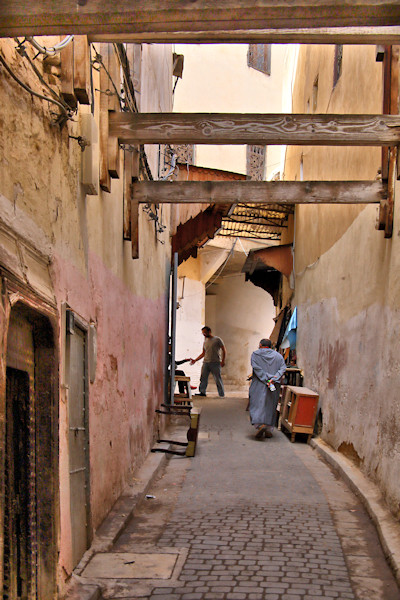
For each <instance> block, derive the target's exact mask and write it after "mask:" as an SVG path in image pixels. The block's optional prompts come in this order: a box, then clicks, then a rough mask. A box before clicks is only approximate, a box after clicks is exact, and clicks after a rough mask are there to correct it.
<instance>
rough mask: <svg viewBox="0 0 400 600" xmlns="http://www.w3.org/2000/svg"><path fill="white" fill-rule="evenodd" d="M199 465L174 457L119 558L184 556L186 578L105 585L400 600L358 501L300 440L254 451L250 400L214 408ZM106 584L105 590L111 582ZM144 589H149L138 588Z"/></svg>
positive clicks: (125, 536)
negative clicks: (147, 551)
mask: <svg viewBox="0 0 400 600" xmlns="http://www.w3.org/2000/svg"><path fill="white" fill-rule="evenodd" d="M196 404H198V405H201V406H202V410H203V412H202V416H201V419H202V421H201V427H200V430H201V434H200V438H199V444H198V451H197V454H196V457H195V458H194V459H187V458H180V457H172V458H171V459H170V460H169V461H168V462H167V467H166V469H165V471H164V473H163V474H162V475H161V476H160V477H159V479H158V480H157V481H156V482H155V483H154V485H153V486H152V489H151V492H150V495H151V496H154V498H149V499H147V500H145V501H144V503H143V504H142V506H141V507H140V508H139V510H138V511H137V513H136V515H135V517H134V518H133V519H132V520H131V522H130V523H129V524H128V525H127V527H126V528H125V530H124V531H123V533H122V535H121V536H120V537H119V539H118V540H117V542H116V543H115V544H114V546H113V548H112V552H116V553H121V552H137V551H138V548H140V549H142V550H141V551H143V548H145V549H149V548H152V549H153V551H156V549H158V550H159V551H164V552H173V551H176V552H178V551H179V552H182V550H185V552H186V555H185V560H184V562H183V566H182V568H181V570H180V572H179V573H178V575H177V577H176V578H175V579H174V580H173V581H172V580H171V582H170V583H169V582H168V581H166V580H163V581H162V584H159V585H157V584H156V583H154V582H153V584H152V587H151V589H149V588H147V589H148V591H147V592H146V587H143V585H142V584H143V581H133V580H130V581H128V580H126V579H125V580H123V581H122V580H121V581H114V582H113V583H112V584H111V585H110V584H109V585H106V586H105V588H104V591H103V594H104V598H107V599H110V600H111V599H112V600H117V599H119V598H121V599H122V598H124V599H125V600H134V599H136V598H148V599H151V600H201V599H204V600H213V599H214V600H219V599H221V600H222V599H226V600H313V599H319V598H321V599H322V598H323V599H332V600H333V599H336V598H337V599H343V600H353V599H354V600H372V599H373V600H396V599H398V598H399V597H400V595H399V590H398V587H397V585H396V582H395V579H394V577H393V575H392V573H391V571H390V569H389V567H388V566H387V564H386V561H385V559H384V556H383V552H382V550H381V548H380V544H379V541H378V537H377V534H376V531H375V529H374V526H373V525H372V523H371V521H370V519H369V517H368V516H367V514H366V512H365V510H364V508H363V507H362V505H361V504H360V502H359V501H358V499H357V498H356V497H355V496H354V495H353V493H352V492H350V491H349V489H348V488H347V486H346V485H345V484H344V483H343V482H342V481H341V480H340V479H339V478H338V476H337V475H335V474H334V473H333V472H332V471H331V469H330V468H329V467H328V466H327V465H326V464H325V463H324V462H323V461H322V459H320V458H319V456H318V454H317V453H316V452H315V451H313V450H312V448H311V447H310V446H308V445H307V444H305V443H304V441H302V440H299V441H298V442H296V443H295V444H291V443H290V442H289V440H288V438H287V437H286V436H285V435H284V434H283V433H282V432H279V431H275V432H274V437H273V438H272V439H269V440H264V441H261V442H260V441H257V440H255V439H254V436H253V431H252V429H251V427H250V425H249V422H248V419H247V413H246V412H245V410H244V409H245V406H246V399H245V398H243V397H241V398H239V397H229V398H226V399H225V400H220V399H218V398H212V397H207V398H206V399H204V400H202V401H201V402H196ZM103 583H104V581H103ZM141 586H142V587H141Z"/></svg>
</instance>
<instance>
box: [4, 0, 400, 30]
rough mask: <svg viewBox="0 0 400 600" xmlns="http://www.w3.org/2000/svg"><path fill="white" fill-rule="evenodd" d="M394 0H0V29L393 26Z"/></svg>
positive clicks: (397, 9) (399, 18)
mask: <svg viewBox="0 0 400 600" xmlns="http://www.w3.org/2000/svg"><path fill="white" fill-rule="evenodd" d="M399 22H400V5H399V2H398V0H347V2H335V0H258V1H257V2H256V3H255V2H254V0H220V1H219V2H215V3H210V2H209V0H197V1H196V2H193V1H192V0H119V2H115V0H78V1H77V0H35V2H32V0H2V3H1V14H0V35H1V36H6V37H13V36H24V35H48V34H51V35H53V34H65V33H73V34H89V33H127V32H146V31H148V32H151V31H162V32H165V31H167V32H178V31H190V32H196V31H221V30H223V31H237V30H249V29H250V30H251V29H265V25H266V24H268V27H270V28H271V29H282V28H284V29H298V28H315V27H349V26H355V27H362V26H366V27H369V26H396V25H398V24H399Z"/></svg>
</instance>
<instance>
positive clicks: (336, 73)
mask: <svg viewBox="0 0 400 600" xmlns="http://www.w3.org/2000/svg"><path fill="white" fill-rule="evenodd" d="M342 63H343V44H337V45H336V46H335V58H334V63H333V87H335V85H336V84H337V82H338V81H339V77H340V76H341V74H342Z"/></svg>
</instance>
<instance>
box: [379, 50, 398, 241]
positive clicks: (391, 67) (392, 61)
mask: <svg viewBox="0 0 400 600" xmlns="http://www.w3.org/2000/svg"><path fill="white" fill-rule="evenodd" d="M399 55H400V46H385V47H384V49H383V113H385V114H391V115H398V114H399V92H400V87H399V66H400V61H399ZM398 156H399V153H398V149H397V147H385V146H384V147H383V148H382V180H383V181H387V182H388V187H389V191H388V198H387V199H386V200H382V202H381V205H380V209H379V214H378V219H377V224H376V228H377V229H379V230H383V231H384V232H385V238H390V237H392V231H393V211H394V193H395V181H396V178H398V168H397V161H398Z"/></svg>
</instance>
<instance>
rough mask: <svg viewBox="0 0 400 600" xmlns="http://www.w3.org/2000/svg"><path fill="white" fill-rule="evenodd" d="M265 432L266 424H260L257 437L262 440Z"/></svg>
mask: <svg viewBox="0 0 400 600" xmlns="http://www.w3.org/2000/svg"><path fill="white" fill-rule="evenodd" d="M264 433H265V425H260V426H259V427H257V429H256V439H257V440H261V438H262V437H264Z"/></svg>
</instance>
